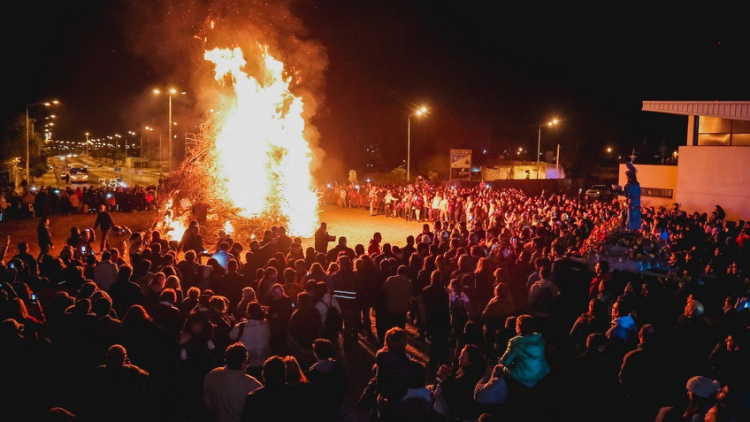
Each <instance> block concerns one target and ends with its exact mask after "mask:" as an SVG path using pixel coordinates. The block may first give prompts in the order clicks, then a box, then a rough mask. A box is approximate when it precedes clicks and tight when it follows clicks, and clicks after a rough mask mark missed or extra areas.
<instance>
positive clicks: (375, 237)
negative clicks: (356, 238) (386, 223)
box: [372, 232, 383, 242]
mask: <svg viewBox="0 0 750 422" xmlns="http://www.w3.org/2000/svg"><path fill="white" fill-rule="evenodd" d="M372 240H374V241H375V242H380V241H381V240H383V236H382V235H381V234H380V232H375V234H373V235H372Z"/></svg>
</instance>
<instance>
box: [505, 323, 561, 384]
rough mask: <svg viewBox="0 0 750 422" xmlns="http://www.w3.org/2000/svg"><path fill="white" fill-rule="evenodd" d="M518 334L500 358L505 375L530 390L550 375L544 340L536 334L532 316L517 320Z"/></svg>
mask: <svg viewBox="0 0 750 422" xmlns="http://www.w3.org/2000/svg"><path fill="white" fill-rule="evenodd" d="M516 334H518V335H517V336H516V337H513V338H512V339H510V341H509V342H508V348H507V350H506V351H505V354H503V356H502V357H501V358H500V364H502V366H503V374H504V375H506V376H508V377H509V378H511V379H513V380H515V381H517V382H519V383H520V384H523V385H524V386H526V387H528V388H534V386H535V385H536V384H537V383H538V382H539V381H540V380H542V379H543V378H544V377H546V376H547V374H549V365H548V364H547V360H546V358H545V357H544V339H543V338H542V335H541V334H539V333H537V332H536V323H535V320H534V317H532V316H531V315H521V316H519V317H518V319H516Z"/></svg>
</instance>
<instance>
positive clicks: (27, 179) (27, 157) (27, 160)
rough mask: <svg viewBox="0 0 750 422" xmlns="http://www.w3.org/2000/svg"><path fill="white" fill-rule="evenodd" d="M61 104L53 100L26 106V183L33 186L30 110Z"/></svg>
mask: <svg viewBox="0 0 750 422" xmlns="http://www.w3.org/2000/svg"><path fill="white" fill-rule="evenodd" d="M58 104H60V101H57V100H52V101H42V102H41V103H34V104H29V105H27V106H26V183H29V184H31V172H30V171H29V159H30V154H29V108H31V107H36V106H40V105H43V106H45V107H50V106H52V105H58Z"/></svg>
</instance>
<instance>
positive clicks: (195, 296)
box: [187, 287, 249, 300]
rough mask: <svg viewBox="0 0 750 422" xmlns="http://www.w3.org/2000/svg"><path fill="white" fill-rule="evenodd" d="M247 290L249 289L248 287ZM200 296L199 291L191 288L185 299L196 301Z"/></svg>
mask: <svg viewBox="0 0 750 422" xmlns="http://www.w3.org/2000/svg"><path fill="white" fill-rule="evenodd" d="M248 289H249V287H248ZM200 295H201V289H199V288H197V287H191V288H189V289H188V291H187V298H188V299H191V300H198V296H200Z"/></svg>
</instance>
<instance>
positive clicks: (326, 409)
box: [305, 338, 346, 420]
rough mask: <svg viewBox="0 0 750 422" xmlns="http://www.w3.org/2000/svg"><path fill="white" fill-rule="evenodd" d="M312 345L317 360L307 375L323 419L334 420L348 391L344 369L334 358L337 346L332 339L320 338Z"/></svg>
mask: <svg viewBox="0 0 750 422" xmlns="http://www.w3.org/2000/svg"><path fill="white" fill-rule="evenodd" d="M312 347H313V354H314V355H315V359H317V362H315V364H313V366H311V367H310V369H309V370H308V371H307V372H305V376H306V377H307V379H308V380H310V383H311V384H312V386H313V389H312V391H314V392H315V394H316V395H317V399H316V400H314V403H316V404H317V406H318V407H319V409H320V412H321V413H320V414H321V415H324V417H321V419H324V420H334V419H336V417H337V416H338V414H339V407H340V406H341V402H342V401H343V400H344V393H345V391H346V376H345V375H344V369H343V368H342V367H341V364H340V363H338V362H337V361H336V360H335V359H334V358H333V356H334V353H335V347H334V345H333V343H332V342H331V341H330V340H328V339H324V338H319V339H317V340H315V341H314V342H313V346H312Z"/></svg>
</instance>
